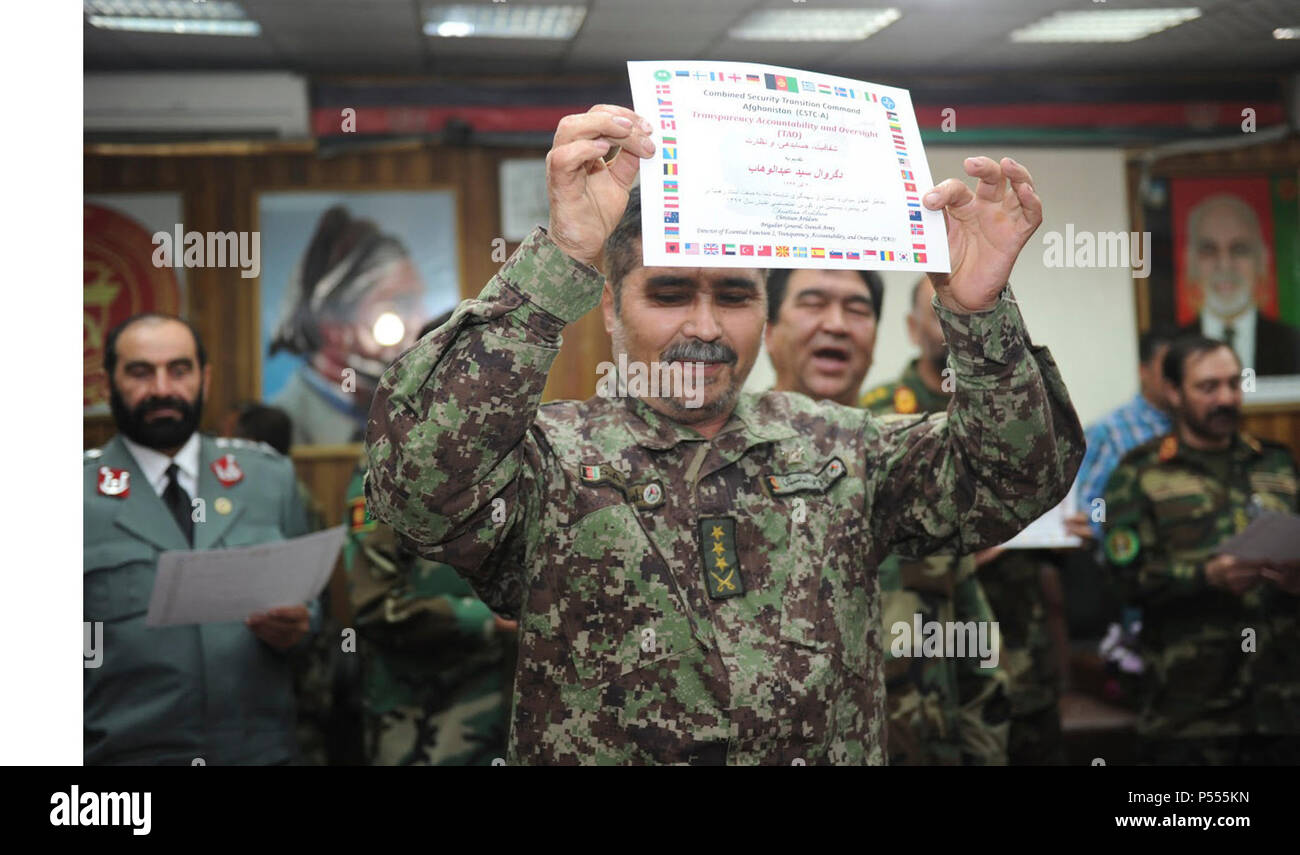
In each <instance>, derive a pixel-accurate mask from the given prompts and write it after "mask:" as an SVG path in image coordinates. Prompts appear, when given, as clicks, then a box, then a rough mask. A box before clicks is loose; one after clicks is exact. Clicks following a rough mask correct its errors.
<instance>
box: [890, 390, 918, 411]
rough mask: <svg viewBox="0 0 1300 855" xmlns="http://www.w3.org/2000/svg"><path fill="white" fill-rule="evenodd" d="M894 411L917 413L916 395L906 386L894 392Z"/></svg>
mask: <svg viewBox="0 0 1300 855" xmlns="http://www.w3.org/2000/svg"><path fill="white" fill-rule="evenodd" d="M894 411H895V412H899V413H914V412H916V393H915V392H913V391H912V390H911V389H909V388H907V387H906V386H899V387H898V388H897V389H895V390H894Z"/></svg>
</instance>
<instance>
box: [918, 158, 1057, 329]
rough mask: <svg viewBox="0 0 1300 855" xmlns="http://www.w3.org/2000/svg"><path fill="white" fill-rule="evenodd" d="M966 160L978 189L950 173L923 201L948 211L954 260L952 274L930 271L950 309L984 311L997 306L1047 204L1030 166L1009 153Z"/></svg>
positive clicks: (940, 296) (940, 300)
mask: <svg viewBox="0 0 1300 855" xmlns="http://www.w3.org/2000/svg"><path fill="white" fill-rule="evenodd" d="M963 165H964V167H965V169H966V174H967V175H970V176H972V177H974V178H978V179H979V184H977V185H976V187H975V190H974V191H973V192H972V191H971V189H970V188H969V187H967V186H966V184H965V182H963V181H961V180H959V179H956V178H949V179H948V180H947V181H944V182H943V183H942V184H940V185H939V186H937V187H935V188H934V189H933V190H931V191H930V192H929V193H927V194H926V195H925V198H924V199H923V200H922V201H923V202H924V204H925V206H926V207H927V208H929V209H930V210H932V211H938V210H943V212H944V221H945V222H946V223H947V226H948V254H949V257H950V258H951V261H952V273H951V274H944V273H931V274H930V280H931V281H932V282H933V283H934V290H935V293H936V295H937V296H938V298H939V302H941V303H943V304H944V305H945V306H946V307H948V308H949V309H952V310H953V311H956V312H981V311H984V310H986V309H991V308H993V305H994V304H995V303H996V302H997V299H998V295H999V293H1001V291H1002V288H1003V286H1004V285H1006V284H1007V280H1008V279H1009V278H1010V276H1011V268H1012V267H1013V266H1014V265H1015V263H1016V257H1017V256H1018V255H1020V250H1021V249H1022V248H1023V247H1024V245H1025V244H1026V243H1027V242H1028V241H1029V237H1030V235H1032V234H1033V233H1034V231H1035V230H1036V229H1037V228H1038V227H1039V225H1041V224H1042V222H1043V203H1042V200H1040V199H1039V198H1038V194H1036V193H1035V192H1034V179H1033V177H1032V176H1031V175H1030V174H1029V170H1028V169H1025V168H1024V167H1023V166H1021V165H1020V164H1019V163H1016V162H1015V161H1014V160H1012V159H1011V158H1009V157H1004V158H1002V160H1001V162H998V161H995V160H992V159H991V158H987V157H968V158H967V159H966V162H965V163H964V164H963ZM1008 181H1009V182H1010V185H1011V186H1010V188H1009V189H1008V187H1007V183H1008Z"/></svg>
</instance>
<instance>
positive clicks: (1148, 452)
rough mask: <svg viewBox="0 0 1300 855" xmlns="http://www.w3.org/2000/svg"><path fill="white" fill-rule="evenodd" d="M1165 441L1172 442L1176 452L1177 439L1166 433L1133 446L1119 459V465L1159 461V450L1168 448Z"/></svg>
mask: <svg viewBox="0 0 1300 855" xmlns="http://www.w3.org/2000/svg"><path fill="white" fill-rule="evenodd" d="M1167 439H1168V440H1173V442H1174V445H1175V449H1174V450H1175V451H1177V443H1178V437H1176V436H1175V435H1174V434H1172V433H1167V434H1163V435H1161V436H1157V437H1153V438H1151V439H1148V440H1147V441H1146V442H1144V443H1142V444H1141V445H1135V446H1133V447H1132V448H1130V449H1129V450H1128V451H1126V452H1125V453H1124V456H1123V457H1121V458H1120V459H1119V462H1120V464H1125V463H1129V464H1146V463H1155V462H1158V461H1160V459H1161V458H1160V452H1161V449H1163V448H1167V447H1168V445H1167V444H1166V443H1165V440H1167Z"/></svg>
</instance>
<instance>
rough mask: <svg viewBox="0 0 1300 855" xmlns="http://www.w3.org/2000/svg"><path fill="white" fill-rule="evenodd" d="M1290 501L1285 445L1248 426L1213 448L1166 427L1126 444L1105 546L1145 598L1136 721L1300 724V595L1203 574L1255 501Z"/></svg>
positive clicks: (1222, 728) (1202, 731)
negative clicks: (1226, 444)
mask: <svg viewBox="0 0 1300 855" xmlns="http://www.w3.org/2000/svg"><path fill="white" fill-rule="evenodd" d="M1224 475H1226V476H1227V479H1226V482H1225V479H1224V477H1223V476H1224ZM1298 509H1300V493H1298V492H1297V475H1296V464H1295V461H1294V459H1293V458H1292V457H1291V454H1290V452H1289V451H1288V450H1287V449H1286V447H1285V446H1282V445H1279V444H1276V443H1272V442H1267V441H1265V440H1260V439H1256V438H1255V437H1252V436H1250V435H1248V434H1244V433H1242V434H1238V435H1237V436H1236V437H1235V438H1234V440H1233V444H1232V446H1231V447H1230V449H1229V450H1227V451H1224V452H1218V453H1213V452H1204V451H1198V450H1196V449H1192V448H1188V447H1187V446H1186V445H1184V444H1183V443H1181V442H1180V441H1179V440H1178V439H1177V437H1176V436H1175V435H1173V434H1170V435H1167V436H1164V437H1161V438H1158V439H1154V440H1151V441H1150V442H1147V443H1144V444H1143V445H1139V446H1138V447H1136V448H1134V449H1133V450H1132V451H1130V452H1129V453H1128V454H1127V455H1126V456H1125V457H1124V459H1123V460H1122V461H1121V462H1120V465H1119V466H1118V467H1117V468H1116V469H1115V471H1114V473H1112V474H1111V476H1110V480H1109V482H1107V485H1106V524H1105V530H1106V538H1105V542H1104V547H1105V551H1106V558H1107V561H1108V566H1109V568H1110V572H1111V573H1112V575H1113V576H1114V579H1115V582H1116V584H1117V585H1118V587H1119V589H1120V591H1121V592H1122V593H1123V594H1124V595H1125V596H1126V598H1127V599H1128V600H1129V601H1130V602H1135V603H1138V604H1139V605H1141V606H1142V630H1141V633H1140V635H1139V645H1140V647H1139V649H1140V652H1141V654H1142V658H1143V660H1144V662H1145V665H1146V671H1145V676H1146V681H1147V684H1146V685H1145V686H1144V691H1143V695H1144V698H1143V705H1142V711H1141V714H1140V716H1139V719H1138V731H1139V733H1141V734H1143V735H1144V736H1148V737H1155V738H1164V739H1168V738H1173V739H1194V738H1202V737H1220V736H1239V735H1246V734H1251V733H1261V734H1279V733H1292V734H1294V733H1300V648H1297V645H1296V639H1297V638H1298V637H1300V597H1296V596H1294V595H1291V594H1287V593H1285V592H1283V591H1282V590H1281V589H1279V588H1278V587H1276V586H1275V585H1273V584H1272V583H1271V582H1268V581H1267V580H1265V581H1262V582H1260V584H1258V585H1256V586H1255V587H1254V588H1252V589H1250V590H1249V591H1247V592H1246V594H1245V595H1244V596H1241V597H1238V596H1236V595H1234V594H1232V593H1231V592H1230V591H1227V590H1224V589H1222V588H1218V587H1212V586H1210V585H1209V584H1207V583H1206V581H1205V564H1206V562H1207V561H1208V560H1209V559H1210V558H1211V557H1212V555H1213V551H1214V548H1215V547H1216V546H1217V545H1218V544H1219V543H1222V542H1223V541H1224V540H1226V539H1228V538H1229V537H1231V536H1232V535H1234V534H1236V533H1238V532H1239V531H1241V530H1242V529H1244V528H1246V526H1247V525H1249V522H1250V519H1251V518H1252V517H1253V516H1254V515H1255V514H1256V513H1257V511H1258V510H1269V511H1284V512H1291V513H1295V512H1296V511H1297V510H1298ZM1246 630H1251V632H1250V633H1249V634H1247V632H1246ZM1252 636H1253V640H1254V652H1249V648H1248V646H1247V640H1248V638H1250V637H1252Z"/></svg>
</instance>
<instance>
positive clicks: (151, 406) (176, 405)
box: [135, 398, 193, 417]
mask: <svg viewBox="0 0 1300 855" xmlns="http://www.w3.org/2000/svg"><path fill="white" fill-rule="evenodd" d="M191 409H193V408H192V407H191V406H190V404H189V402H188V401H186V400H184V399H182V398H148V399H146V400H144V401H141V402H140V404H139V405H138V406H137V407H136V408H135V412H136V415H137V416H141V417H143V416H147V415H149V414H150V413H153V412H157V411H158V410H177V411H179V412H180V413H182V414H183V415H185V416H188V415H189V414H190V410H191Z"/></svg>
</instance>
